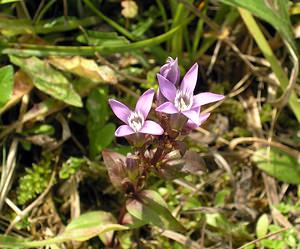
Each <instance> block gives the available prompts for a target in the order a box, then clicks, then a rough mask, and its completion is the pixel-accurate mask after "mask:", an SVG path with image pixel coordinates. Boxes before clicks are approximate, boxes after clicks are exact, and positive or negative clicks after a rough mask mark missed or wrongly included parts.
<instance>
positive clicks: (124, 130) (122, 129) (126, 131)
mask: <svg viewBox="0 0 300 249" xmlns="http://www.w3.org/2000/svg"><path fill="white" fill-rule="evenodd" d="M133 133H135V132H134V130H132V129H131V128H130V127H129V126H128V125H121V126H119V127H118V129H117V130H116V131H115V136H116V137H124V136H129V135H131V134H133Z"/></svg>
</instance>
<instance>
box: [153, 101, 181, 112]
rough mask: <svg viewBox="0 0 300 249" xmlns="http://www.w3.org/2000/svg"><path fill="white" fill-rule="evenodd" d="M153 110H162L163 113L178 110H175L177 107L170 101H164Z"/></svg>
mask: <svg viewBox="0 0 300 249" xmlns="http://www.w3.org/2000/svg"><path fill="white" fill-rule="evenodd" d="M155 111H157V112H164V113H167V114H174V113H178V112H179V111H178V110H177V108H176V107H175V105H174V104H173V103H171V102H165V103H163V104H161V105H160V106H159V107H157V108H156V109H155Z"/></svg>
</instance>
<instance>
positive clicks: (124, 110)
mask: <svg viewBox="0 0 300 249" xmlns="http://www.w3.org/2000/svg"><path fill="white" fill-rule="evenodd" d="M108 102H109V105H110V107H111V109H112V110H113V112H114V114H115V115H116V116H117V117H118V118H119V119H120V120H122V121H123V122H124V123H126V124H128V121H127V119H128V117H129V115H130V113H131V111H130V109H129V108H128V107H127V106H126V105H124V104H122V103H121V102H119V101H117V100H114V99H110V100H108Z"/></svg>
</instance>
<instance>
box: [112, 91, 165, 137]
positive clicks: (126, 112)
mask: <svg viewBox="0 0 300 249" xmlns="http://www.w3.org/2000/svg"><path fill="white" fill-rule="evenodd" d="M153 97H154V90H153V89H149V90H147V91H146V92H145V93H144V94H143V95H142V96H141V97H140V98H139V100H138V101H137V103H136V106H135V110H134V111H132V110H130V109H129V108H128V107H127V106H126V105H124V104H122V103H121V102H119V101H117V100H114V99H110V100H109V105H110V107H111V109H112V110H113V112H114V114H115V115H116V116H117V117H118V118H119V119H120V120H121V121H123V122H124V123H125V125H121V126H120V127H119V128H118V129H117V130H116V132H115V136H116V137H124V136H129V135H132V134H138V133H144V134H151V135H161V134H163V133H164V130H163V128H162V127H161V126H160V125H159V124H157V123H155V122H154V121H151V120H146V118H147V116H148V114H149V112H150V110H151V106H152V102H153Z"/></svg>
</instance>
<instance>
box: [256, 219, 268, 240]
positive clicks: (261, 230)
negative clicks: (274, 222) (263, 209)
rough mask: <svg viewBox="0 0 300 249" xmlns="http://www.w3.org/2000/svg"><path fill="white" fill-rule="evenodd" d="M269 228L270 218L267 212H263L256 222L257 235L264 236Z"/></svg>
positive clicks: (258, 236)
mask: <svg viewBox="0 0 300 249" xmlns="http://www.w3.org/2000/svg"><path fill="white" fill-rule="evenodd" d="M268 228H269V218H268V215H267V214H263V215H261V216H260V217H259V219H258V221H257V223H256V236H257V238H261V237H264V236H265V235H266V234H267V232H268Z"/></svg>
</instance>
